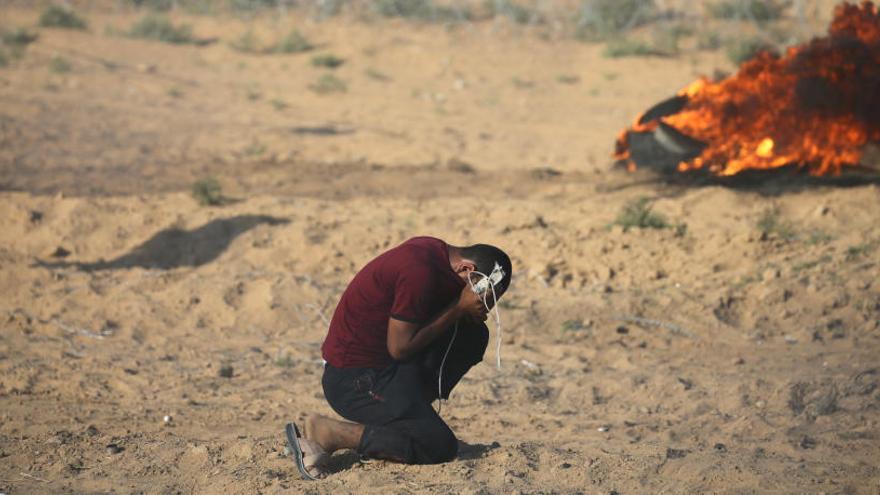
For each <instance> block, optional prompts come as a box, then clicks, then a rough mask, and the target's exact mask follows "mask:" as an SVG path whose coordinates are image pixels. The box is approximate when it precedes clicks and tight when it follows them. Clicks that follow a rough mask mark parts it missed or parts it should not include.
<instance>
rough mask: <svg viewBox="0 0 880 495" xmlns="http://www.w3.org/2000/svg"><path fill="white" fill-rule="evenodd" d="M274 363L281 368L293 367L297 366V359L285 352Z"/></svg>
mask: <svg viewBox="0 0 880 495" xmlns="http://www.w3.org/2000/svg"><path fill="white" fill-rule="evenodd" d="M274 364H275V366H277V367H279V368H293V367H294V366H296V361H295V360H294V359H293V358H292V357H290V356H289V355H287V354H285V355H284V356H281V357H279V358H278V359H276V360H275V363H274Z"/></svg>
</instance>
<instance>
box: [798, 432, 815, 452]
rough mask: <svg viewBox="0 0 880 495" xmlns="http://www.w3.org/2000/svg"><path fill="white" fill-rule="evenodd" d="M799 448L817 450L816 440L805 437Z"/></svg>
mask: <svg viewBox="0 0 880 495" xmlns="http://www.w3.org/2000/svg"><path fill="white" fill-rule="evenodd" d="M798 446H799V447H800V448H802V449H815V448H816V440H815V439H814V438H811V437H808V436H806V435H804V437H803V438H801V441H800V442H799V443H798Z"/></svg>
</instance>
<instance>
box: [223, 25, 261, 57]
mask: <svg viewBox="0 0 880 495" xmlns="http://www.w3.org/2000/svg"><path fill="white" fill-rule="evenodd" d="M229 46H230V47H232V48H233V49H234V50H237V51H240V52H242V53H260V52H262V51H263V49H262V48H260V44H259V41H258V40H257V37H256V35H255V34H254V31H253V30H252V29H248V30H247V31H245V32H244V33H243V34H242V35H241V36H239V37H238V38H236V39H235V40H234V41H232V42H231V43H229Z"/></svg>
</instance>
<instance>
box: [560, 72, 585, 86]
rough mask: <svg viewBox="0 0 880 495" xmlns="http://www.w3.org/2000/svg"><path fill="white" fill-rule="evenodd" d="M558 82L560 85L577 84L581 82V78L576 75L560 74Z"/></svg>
mask: <svg viewBox="0 0 880 495" xmlns="http://www.w3.org/2000/svg"><path fill="white" fill-rule="evenodd" d="M556 81H557V82H558V83H560V84H577V83H579V82H581V78H580V77H578V76H576V75H574V74H559V75H558V76H556Z"/></svg>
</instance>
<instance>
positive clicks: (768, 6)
mask: <svg viewBox="0 0 880 495" xmlns="http://www.w3.org/2000/svg"><path fill="white" fill-rule="evenodd" d="M786 7H787V2H780V1H773V0H722V1H720V2H715V3H710V4H708V5H707V8H708V10H709V15H711V16H712V17H715V18H716V19H737V18H739V19H743V20H755V21H757V22H762V23H763V22H768V21H775V20H777V19H779V18H781V17H782V14H783V12H784V11H785V8H786Z"/></svg>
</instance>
